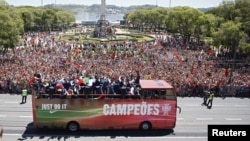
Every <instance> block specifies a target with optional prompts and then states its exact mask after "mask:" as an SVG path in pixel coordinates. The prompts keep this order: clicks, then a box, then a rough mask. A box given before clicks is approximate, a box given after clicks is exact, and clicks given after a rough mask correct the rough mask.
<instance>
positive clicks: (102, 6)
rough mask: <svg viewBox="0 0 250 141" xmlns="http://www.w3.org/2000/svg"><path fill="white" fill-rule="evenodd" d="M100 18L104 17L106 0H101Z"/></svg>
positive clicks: (103, 18)
mask: <svg viewBox="0 0 250 141" xmlns="http://www.w3.org/2000/svg"><path fill="white" fill-rule="evenodd" d="M101 19H102V20H105V19H106V0H102V3H101Z"/></svg>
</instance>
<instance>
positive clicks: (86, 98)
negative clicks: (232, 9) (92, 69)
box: [32, 80, 177, 132]
mask: <svg viewBox="0 0 250 141" xmlns="http://www.w3.org/2000/svg"><path fill="white" fill-rule="evenodd" d="M137 88H138V93H137V94H126V95H125V96H123V95H122V94H102V95H98V94H80V95H78V96H75V97H74V96H73V95H70V96H67V97H66V98H57V97H56V94H55V95H53V98H48V97H46V96H42V97H38V96H37V93H36V92H35V90H32V112H33V125H34V127H35V128H59V129H67V130H69V131H72V132H74V131H77V130H84V129H90V130H92V129H93V130H102V129H140V130H150V129H173V128H175V125H176V114H177V98H176V94H175V93H174V88H173V87H172V86H171V85H170V84H169V83H167V82H166V81H164V80H140V83H139V85H138V87H137ZM45 95H46V94H45Z"/></svg>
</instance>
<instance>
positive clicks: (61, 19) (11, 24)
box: [0, 1, 75, 54]
mask: <svg viewBox="0 0 250 141" xmlns="http://www.w3.org/2000/svg"><path fill="white" fill-rule="evenodd" d="M74 22H75V16H74V14H73V13H72V12H70V11H66V10H61V9H56V8H45V7H32V6H21V7H13V6H9V5H8V4H7V3H6V2H5V1H0V52H1V53H2V54H4V53H5V52H6V51H7V50H8V49H9V48H12V49H13V48H15V47H16V46H18V45H19V42H20V37H21V35H23V34H24V33H25V32H29V31H53V30H55V28H57V29H58V30H61V31H63V30H67V28H69V26H70V25H71V24H72V23H74Z"/></svg>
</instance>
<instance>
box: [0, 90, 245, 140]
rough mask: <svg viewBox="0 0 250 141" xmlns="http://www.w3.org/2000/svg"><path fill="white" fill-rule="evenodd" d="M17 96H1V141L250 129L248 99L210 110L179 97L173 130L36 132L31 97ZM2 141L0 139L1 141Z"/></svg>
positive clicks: (203, 134) (196, 136)
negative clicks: (215, 127)
mask: <svg viewBox="0 0 250 141" xmlns="http://www.w3.org/2000/svg"><path fill="white" fill-rule="evenodd" d="M20 102H21V96H20V95H9V94H0V126H2V128H3V130H4V132H3V137H2V141H31V140H32V141H81V140H102V141H106V140H110V139H113V140H116V141H124V140H131V141H149V140H150V141H163V140H164V141H166V140H167V141H207V128H208V125H217V124H219V125H224V124H225V125H250V110H249V109H250V99H249V98H234V97H227V98H225V99H222V98H217V97H215V99H214V102H213V107H212V108H211V109H207V107H205V106H201V103H202V98H199V97H184V98H181V97H178V106H180V107H181V113H177V124H176V127H175V128H174V130H156V131H147V132H145V131H144V132H143V131H127V130H125V131H124V130H122V131H117V130H115V131H113V130H105V131H93V130H92V131H85V130H84V131H79V132H76V133H69V132H67V131H64V130H37V129H34V128H33V126H32V112H31V97H30V95H29V96H28V99H27V103H25V104H20ZM0 140H1V139H0Z"/></svg>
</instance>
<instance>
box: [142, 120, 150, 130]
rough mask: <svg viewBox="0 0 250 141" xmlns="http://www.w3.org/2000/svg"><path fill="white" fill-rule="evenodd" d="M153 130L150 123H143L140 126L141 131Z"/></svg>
mask: <svg viewBox="0 0 250 141" xmlns="http://www.w3.org/2000/svg"><path fill="white" fill-rule="evenodd" d="M151 128H152V125H151V123H150V122H148V121H145V122H142V123H141V124H140V130H143V131H147V130H151Z"/></svg>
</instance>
